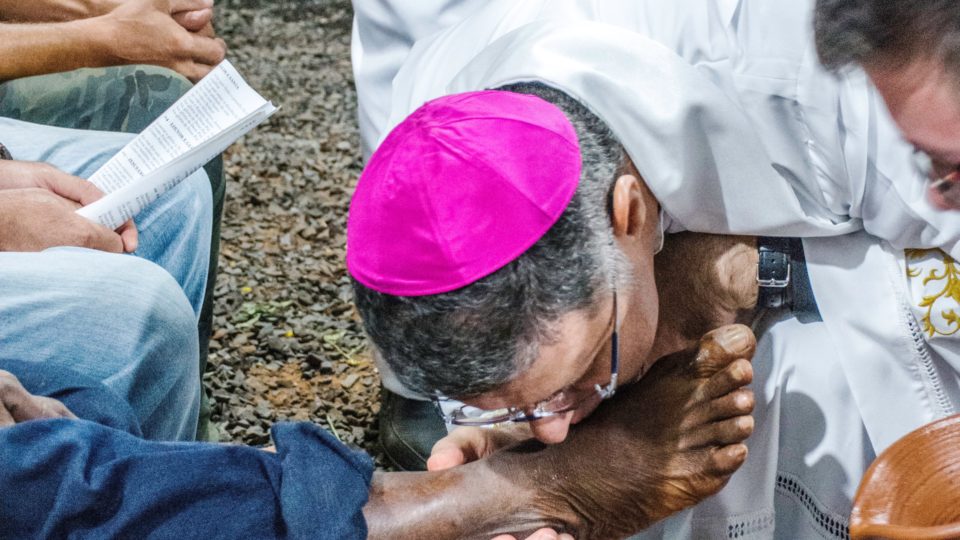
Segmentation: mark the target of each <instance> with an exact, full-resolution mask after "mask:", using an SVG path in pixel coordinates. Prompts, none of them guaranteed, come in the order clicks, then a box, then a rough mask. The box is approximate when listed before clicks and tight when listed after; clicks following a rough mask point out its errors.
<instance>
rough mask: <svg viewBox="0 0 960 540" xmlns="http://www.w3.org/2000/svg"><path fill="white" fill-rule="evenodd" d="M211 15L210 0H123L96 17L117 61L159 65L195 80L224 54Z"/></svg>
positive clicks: (217, 62) (200, 77) (221, 58)
mask: <svg viewBox="0 0 960 540" xmlns="http://www.w3.org/2000/svg"><path fill="white" fill-rule="evenodd" d="M212 15H213V12H212V10H211V9H210V0H128V1H127V2H125V3H124V4H122V5H121V6H119V7H117V8H116V9H114V10H113V11H111V12H110V13H108V14H106V15H104V16H103V17H102V18H101V20H102V22H103V23H104V24H105V28H106V30H107V35H108V36H109V37H108V38H107V43H109V44H110V48H111V52H112V55H113V57H114V58H115V59H116V60H117V62H118V63H122V64H154V65H158V66H163V67H167V68H170V69H172V70H174V71H176V72H178V73H180V74H181V75H183V76H184V77H186V78H188V79H190V80H191V81H194V82H196V81H198V80H200V79H202V78H203V77H204V76H205V75H206V74H207V73H209V72H210V70H211V69H213V68H214V66H216V65H217V64H219V63H220V61H221V60H223V58H224V56H225V55H226V50H227V47H226V44H225V43H224V41H223V40H222V39H220V38H216V37H213V27H212V26H210V19H211V17H212ZM190 30H194V31H192V32H191V31H190Z"/></svg>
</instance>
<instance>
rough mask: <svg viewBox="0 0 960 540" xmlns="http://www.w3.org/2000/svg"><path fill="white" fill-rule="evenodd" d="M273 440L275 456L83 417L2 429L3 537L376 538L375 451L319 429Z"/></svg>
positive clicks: (299, 427) (283, 431)
mask: <svg viewBox="0 0 960 540" xmlns="http://www.w3.org/2000/svg"><path fill="white" fill-rule="evenodd" d="M273 436H274V442H275V443H276V446H277V453H276V454H271V453H268V452H264V451H262V450H258V449H255V448H250V447H245V446H235V445H226V444H208V443H161V442H152V441H145V440H143V439H139V438H137V437H134V436H132V435H130V434H128V433H124V432H122V431H119V430H116V429H111V428H108V427H105V426H102V425H99V424H95V423H92V422H87V421H83V420H79V421H78V420H38V421H33V422H26V423H23V424H18V425H16V426H13V427H9V428H3V429H0V493H2V494H3V496H0V537H3V538H66V537H70V538H98V539H99V538H205V539H214V538H230V539H234V538H311V539H352V538H358V539H360V538H366V523H365V522H364V519H363V514H362V507H363V505H364V504H365V503H366V500H367V492H368V489H369V483H370V478H371V475H372V472H373V467H372V463H371V462H370V460H369V458H367V457H366V456H364V455H362V454H359V453H357V452H354V451H352V450H349V449H347V448H346V447H344V446H343V445H342V444H341V443H339V442H338V441H336V440H335V439H333V437H331V436H330V435H329V434H327V433H326V432H324V431H323V430H322V429H320V428H319V427H317V426H314V425H312V424H307V423H298V424H279V425H277V426H274V428H273Z"/></svg>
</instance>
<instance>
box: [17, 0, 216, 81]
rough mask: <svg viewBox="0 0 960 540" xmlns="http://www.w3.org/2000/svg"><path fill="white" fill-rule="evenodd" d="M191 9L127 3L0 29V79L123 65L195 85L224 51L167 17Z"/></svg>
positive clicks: (155, 1)
mask: <svg viewBox="0 0 960 540" xmlns="http://www.w3.org/2000/svg"><path fill="white" fill-rule="evenodd" d="M3 1H6V0H0V2H3ZM195 4H197V1H196V0H176V1H175V2H170V1H168V0H129V1H127V2H125V3H124V4H123V5H121V6H120V7H118V8H117V9H114V10H113V11H111V12H109V13H107V14H105V15H100V16H97V17H92V18H87V19H80V20H74V21H69V22H60V23H41V24H15V23H3V24H0V54H2V56H3V58H5V59H6V60H5V61H4V62H0V80H8V79H13V78H18V77H26V76H31V75H41V74H46V73H55V72H60V71H69V70H72V69H77V68H81V67H104V66H113V65H124V64H154V65H158V66H163V67H168V68H170V69H173V70H174V71H177V72H179V73H180V74H182V75H184V76H185V77H187V78H188V79H191V80H194V81H196V80H199V79H200V78H202V77H203V76H204V75H206V74H207V73H208V72H209V71H210V70H211V69H212V68H213V66H215V65H216V64H217V63H219V62H220V61H221V60H222V59H223V57H224V54H225V53H226V46H225V45H224V43H223V40H221V39H219V38H214V37H211V36H210V35H208V34H209V32H190V31H188V30H187V29H185V28H184V27H183V26H182V25H181V24H180V23H178V22H177V21H176V20H175V19H174V17H173V16H172V13H174V12H175V11H174V10H177V9H181V8H185V7H188V6H192V5H195ZM192 13H195V12H192ZM207 15H208V16H209V15H211V14H210V13H207ZM194 22H195V23H197V22H202V21H194ZM205 24H206V25H209V18H207V20H206V21H205Z"/></svg>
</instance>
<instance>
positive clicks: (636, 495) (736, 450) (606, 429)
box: [527, 325, 756, 540]
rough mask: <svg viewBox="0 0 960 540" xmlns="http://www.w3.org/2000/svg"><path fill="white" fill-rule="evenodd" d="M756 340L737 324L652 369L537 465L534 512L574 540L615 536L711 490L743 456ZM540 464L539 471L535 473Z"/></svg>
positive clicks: (719, 485) (690, 503)
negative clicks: (553, 520) (557, 520)
mask: <svg viewBox="0 0 960 540" xmlns="http://www.w3.org/2000/svg"><path fill="white" fill-rule="evenodd" d="M755 347H756V340H755V339H754V336H753V334H752V332H751V331H750V330H749V329H748V328H747V327H745V326H742V325H731V326H726V327H723V328H720V329H718V330H715V331H713V332H711V333H709V334H707V335H706V336H705V337H704V338H703V339H702V340H701V343H700V347H699V350H697V351H688V352H684V353H678V354H674V355H671V356H669V357H666V358H664V359H662V360H660V361H659V362H657V363H656V364H655V365H654V367H653V368H652V369H651V370H650V372H649V373H648V374H647V375H646V376H645V377H644V378H643V379H642V380H641V381H639V382H638V383H637V384H635V385H633V386H632V387H629V388H625V389H624V390H623V392H622V393H621V394H620V395H618V396H616V397H615V398H614V399H613V400H611V401H609V402H607V403H605V404H604V406H603V407H602V408H601V409H599V410H598V411H597V412H596V413H595V414H594V415H593V417H591V418H590V420H589V421H588V422H585V423H583V424H581V425H578V426H576V427H575V429H574V430H573V431H572V433H571V436H570V438H569V439H568V440H567V441H566V442H564V443H563V444H561V445H557V446H552V447H548V448H545V449H543V450H542V451H540V452H537V453H536V454H529V455H528V456H527V457H528V458H529V457H535V461H537V462H540V471H541V472H542V473H543V474H541V475H540V476H539V482H540V487H541V488H542V489H541V490H540V491H541V493H540V495H539V496H538V497H537V503H536V504H537V506H538V507H539V508H541V509H543V510H545V511H546V512H548V513H556V515H557V516H558V517H563V516H566V517H564V518H563V521H564V522H565V523H566V524H567V528H566V531H567V532H571V533H573V534H574V536H576V537H577V538H578V539H581V540H585V539H588V538H603V539H611V538H620V537H625V536H629V535H630V534H633V533H635V532H637V531H639V530H642V529H644V528H646V527H648V526H649V525H650V524H652V523H654V522H656V521H659V520H661V519H663V518H666V517H667V516H670V515H671V514H674V513H676V512H678V511H680V510H683V509H684V508H688V507H690V506H693V505H694V504H697V503H698V502H700V501H701V500H703V499H705V498H706V497H709V496H710V495H713V494H715V493H717V492H718V491H720V489H721V488H723V486H724V485H726V483H727V481H728V480H729V479H730V476H731V475H732V474H733V473H734V472H735V471H736V470H737V469H738V468H739V467H740V466H741V465H742V464H743V462H744V460H745V459H746V457H747V447H746V445H745V444H744V441H745V440H746V438H747V437H748V436H749V435H750V434H751V433H752V431H753V418H752V417H751V416H749V415H750V413H751V412H752V410H753V404H754V398H753V393H752V392H751V391H750V390H749V389H748V388H747V387H746V386H747V385H748V384H749V383H750V382H751V380H752V378H753V371H752V367H751V364H750V361H749V359H750V358H752V356H753V352H754V350H755ZM545 464H548V465H549V466H544V465H545Z"/></svg>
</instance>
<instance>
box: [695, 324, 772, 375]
mask: <svg viewBox="0 0 960 540" xmlns="http://www.w3.org/2000/svg"><path fill="white" fill-rule="evenodd" d="M756 348H757V339H756V337H754V335H753V332H752V331H751V330H750V328H748V327H746V326H744V325H742V324H728V325H726V326H721V327H720V328H717V329H716V330H712V331H710V332H708V333H707V334H706V335H705V336H703V338H701V339H700V349H699V351H698V352H697V356H696V358H695V359H694V369H695V370H696V373H697V375H698V376H700V377H711V376H712V375H714V374H715V373H718V372H719V371H721V370H723V369H724V368H726V367H727V366H729V365H730V364H732V363H733V362H735V361H737V360H739V359H741V358H746V359H750V358H753V353H754V351H755V350H756Z"/></svg>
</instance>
